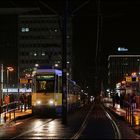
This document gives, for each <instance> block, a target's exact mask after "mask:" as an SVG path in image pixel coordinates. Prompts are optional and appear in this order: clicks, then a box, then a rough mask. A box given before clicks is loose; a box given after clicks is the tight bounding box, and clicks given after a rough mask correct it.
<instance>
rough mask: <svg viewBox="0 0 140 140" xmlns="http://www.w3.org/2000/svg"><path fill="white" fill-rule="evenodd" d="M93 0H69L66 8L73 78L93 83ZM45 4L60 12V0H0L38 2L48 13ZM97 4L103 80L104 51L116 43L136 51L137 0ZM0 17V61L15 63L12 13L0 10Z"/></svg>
mask: <svg viewBox="0 0 140 140" xmlns="http://www.w3.org/2000/svg"><path fill="white" fill-rule="evenodd" d="M19 1H20V2H19ZM42 2H43V4H42ZM97 2H98V0H89V1H88V0H69V9H68V12H69V16H71V17H72V23H73V56H74V67H73V70H74V79H75V80H77V81H78V82H81V83H82V85H83V86H86V85H89V86H92V84H94V80H93V75H94V71H95V53H96V47H97V46H96V43H97V15H98V13H97V10H98V9H97V5H98V3H97ZM45 4H48V5H49V6H50V7H51V8H52V9H54V10H55V11H56V12H57V13H58V14H60V15H61V14H62V13H63V10H62V9H63V0H60V1H59V0H41V1H40V2H39V1H36V0H28V1H26V0H10V1H9V2H8V1H5V2H4V1H3V2H1V4H0V7H1V8H4V7H19V8H22V7H36V6H39V7H40V8H41V12H42V13H49V14H52V13H53V11H51V12H50V10H47V8H46V7H47V6H46V5H45ZM82 4H83V5H82ZM78 7H79V8H78ZM100 7H101V9H100V10H101V17H102V20H101V21H102V22H100V30H99V46H98V47H99V50H98V56H99V60H100V61H101V62H100V66H101V67H100V68H101V71H100V73H101V78H102V79H103V81H104V82H105V84H106V81H107V79H106V78H107V57H108V55H110V54H117V48H118V47H126V48H128V50H129V52H128V54H140V41H139V40H140V39H139V36H140V35H139V34H140V1H139V0H100ZM48 11H49V12H48ZM0 17H1V19H2V20H0V48H1V51H0V61H1V62H4V63H6V64H10V63H14V62H15V63H16V61H17V59H16V58H17V46H16V38H15V35H16V33H17V31H16V26H17V25H16V18H15V17H16V15H15V14H11V13H9V12H8V11H7V12H6V13H5V14H3V13H2V12H1V11H0ZM9 19H10V22H9ZM7 50H8V51H7ZM13 54H14V55H13ZM7 56H8V57H7Z"/></svg>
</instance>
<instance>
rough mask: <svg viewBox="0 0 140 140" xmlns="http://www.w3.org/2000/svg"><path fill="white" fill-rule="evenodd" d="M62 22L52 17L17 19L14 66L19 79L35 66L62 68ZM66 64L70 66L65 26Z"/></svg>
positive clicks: (70, 38)
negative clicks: (16, 50) (16, 54)
mask: <svg viewBox="0 0 140 140" xmlns="http://www.w3.org/2000/svg"><path fill="white" fill-rule="evenodd" d="M61 27H62V21H61V19H60V18H59V17H58V16H56V15H20V16H18V49H19V50H18V64H19V73H20V77H25V76H26V75H27V76H30V74H31V73H32V71H33V70H34V68H35V67H37V66H44V65H45V66H51V67H55V68H58V69H61V68H62V45H63V42H62V30H61V29H62V28H61ZM66 38H67V65H68V72H70V74H71V73H72V72H71V66H72V27H71V22H70V20H68V24H67V37H66Z"/></svg>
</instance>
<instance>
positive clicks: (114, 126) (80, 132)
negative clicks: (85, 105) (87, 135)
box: [71, 104, 121, 139]
mask: <svg viewBox="0 0 140 140" xmlns="http://www.w3.org/2000/svg"><path fill="white" fill-rule="evenodd" d="M99 106H100V108H101V109H102V111H103V112H104V114H105V116H106V118H107V119H108V120H109V121H110V123H111V125H112V129H113V131H114V135H115V136H114V137H115V139H121V133H120V131H119V128H118V126H117V124H116V122H115V120H114V118H113V116H112V115H111V114H110V112H108V111H106V109H105V108H104V106H103V105H101V104H100V105H99ZM94 108H95V104H93V105H92V106H91V108H90V110H89V112H88V114H87V116H86V117H85V119H84V121H83V123H82V125H81V127H80V128H79V130H78V131H77V132H76V133H75V134H74V135H73V136H72V137H71V139H79V138H80V137H81V136H82V135H83V132H84V130H85V129H86V127H88V123H89V119H90V117H91V116H93V115H92V113H93V109H94ZM98 115H100V114H98V113H97V114H96V115H95V116H94V117H95V118H94V119H97V118H98V117H99V116H98ZM93 125H94V124H93ZM93 134H94V132H93Z"/></svg>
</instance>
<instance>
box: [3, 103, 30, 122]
mask: <svg viewBox="0 0 140 140" xmlns="http://www.w3.org/2000/svg"><path fill="white" fill-rule="evenodd" d="M30 108H31V104H29V103H28V102H27V103H22V102H21V101H14V102H10V103H9V104H4V105H3V106H1V107H0V121H1V120H2V118H3V120H4V122H6V120H7V116H8V119H9V120H11V119H12V117H11V116H12V115H13V119H15V117H16V115H15V112H16V111H17V110H19V111H21V112H22V111H26V110H27V109H30ZM0 123H1V122H0Z"/></svg>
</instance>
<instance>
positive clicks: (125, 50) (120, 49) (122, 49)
mask: <svg viewBox="0 0 140 140" xmlns="http://www.w3.org/2000/svg"><path fill="white" fill-rule="evenodd" d="M118 51H119V52H127V51H128V49H127V48H123V47H119V48H118Z"/></svg>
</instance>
